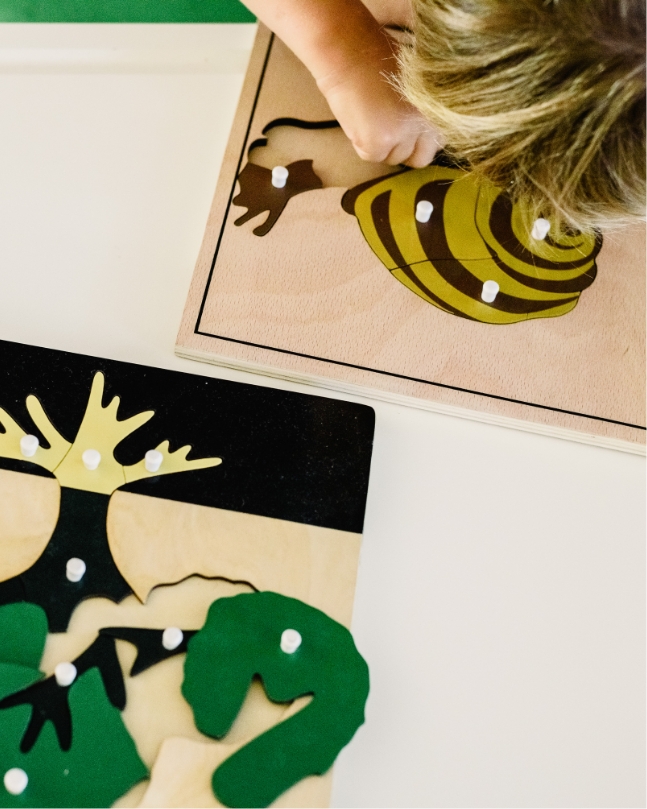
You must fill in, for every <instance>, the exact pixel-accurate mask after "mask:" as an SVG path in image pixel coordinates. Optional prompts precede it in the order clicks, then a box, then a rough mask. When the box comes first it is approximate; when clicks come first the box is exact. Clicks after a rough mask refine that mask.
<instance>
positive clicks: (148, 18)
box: [0, 0, 254, 23]
mask: <svg viewBox="0 0 647 809" xmlns="http://www.w3.org/2000/svg"><path fill="white" fill-rule="evenodd" d="M253 21H254V16H253V15H252V14H251V13H250V12H249V11H248V10H247V9H246V8H245V6H243V5H242V3H240V2H238V0H0V22H113V23H114V22H117V23H119V22H131V23H132V22H134V23H137V22H139V23H142V22H159V23H163V22H193V23H208V22H253Z"/></svg>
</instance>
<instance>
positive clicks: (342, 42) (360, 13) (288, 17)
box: [243, 0, 443, 168]
mask: <svg viewBox="0 0 647 809" xmlns="http://www.w3.org/2000/svg"><path fill="white" fill-rule="evenodd" d="M243 1H244V2H245V4H246V5H247V6H248V7H249V8H251V9H252V11H253V12H254V13H255V14H257V15H258V17H259V18H260V19H261V20H263V21H264V22H265V24H266V25H268V26H269V27H270V28H271V29H272V31H274V32H275V33H276V34H277V35H278V36H279V37H280V38H281V39H282V40H283V41H284V42H285V44H286V45H287V46H288V47H289V48H291V49H292V51H293V52H294V53H295V54H296V55H297V56H298V57H299V59H301V61H302V62H303V63H304V64H305V65H306V67H307V68H308V69H309V70H310V72H311V73H312V75H313V77H314V79H315V81H316V82H317V85H318V87H319V89H320V90H321V92H322V93H323V94H324V96H325V97H326V100H327V101H328V104H329V105H330V108H331V110H332V112H333V115H334V116H335V118H337V120H338V121H339V123H340V124H341V126H342V129H343V130H344V132H345V133H346V134H347V135H348V137H349V139H350V141H351V142H352V144H353V146H354V147H355V151H356V152H357V154H358V155H359V156H360V157H361V158H362V159H363V160H370V161H374V162H378V163H381V162H383V163H390V164H391V165H397V164H399V163H406V164H407V165H409V166H412V167H413V168H420V167H422V166H427V165H428V164H429V163H431V161H432V160H433V158H434V155H435V154H436V152H437V151H438V149H439V148H440V147H441V146H442V145H443V144H442V140H441V138H440V136H439V134H438V133H437V132H436V131H435V130H434V129H433V128H432V127H431V126H430V124H429V123H427V122H426V121H425V120H424V118H423V117H422V116H421V115H420V113H419V112H417V111H416V110H415V109H414V108H413V107H412V106H411V105H410V104H408V103H407V102H406V101H404V100H403V99H402V98H401V97H400V95H399V93H398V92H397V90H395V89H394V88H393V87H392V86H391V85H390V84H389V81H388V79H387V78H386V76H388V75H389V74H392V73H395V72H396V68H397V60H396V57H395V51H396V48H397V43H396V42H395V41H394V40H392V39H390V38H389V37H388V36H387V34H386V31H385V28H387V27H388V26H383V25H382V23H379V22H378V21H377V20H376V19H375V18H374V17H373V16H372V15H371V13H370V11H369V10H368V9H367V8H366V6H364V4H363V3H362V2H361V0H243ZM396 5H397V4H396ZM401 5H403V6H404V7H406V6H407V3H404V4H401ZM384 22H386V20H385V21H384ZM390 22H391V23H395V24H399V23H398V20H395V19H394V20H390ZM402 23H404V20H403V21H402Z"/></svg>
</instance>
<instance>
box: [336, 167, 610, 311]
mask: <svg viewBox="0 0 647 809" xmlns="http://www.w3.org/2000/svg"><path fill="white" fill-rule="evenodd" d="M422 200H426V201H428V202H430V203H431V204H432V205H433V213H432V214H431V217H430V218H429V220H428V221H427V222H419V221H417V219H416V216H415V212H416V207H417V205H418V203H419V202H420V201H422ZM342 206H343V208H344V210H346V211H347V212H348V213H353V214H354V215H355V216H356V217H357V220H358V222H359V225H360V228H361V230H362V233H363V235H364V238H365V239H366V241H367V242H368V244H369V245H370V247H371V249H372V250H373V252H374V253H375V254H376V255H377V256H378V258H379V259H380V260H381V261H382V263H383V264H384V266H385V267H386V268H387V269H389V270H390V271H391V273H392V275H394V276H395V277H396V278H397V279H398V280H399V281H401V282H402V283H403V284H404V285H405V286H406V287H408V288H409V289H410V290H411V291H412V292H415V293H416V295H419V296H420V297H421V298H423V299H424V300H426V301H428V302H429V303H432V304H434V306H437V307H438V308H439V309H443V310H444V311H446V312H450V313H451V314H454V315H458V316H460V317H465V318H468V319H470V320H476V321H479V322H481V323H496V324H506V323H518V322H519V321H523V320H529V319H531V318H538V317H557V316H559V315H564V314H566V313H567V312H570V311H571V310H572V309H573V308H574V307H575V306H576V304H577V302H578V300H579V297H580V294H581V292H582V290H584V289H586V288H587V287H588V286H590V285H591V284H592V283H593V281H594V280H595V275H596V271H597V268H596V264H595V258H596V256H597V254H598V253H599V251H600V248H601V246H602V239H601V237H600V236H597V235H591V234H582V233H560V234H559V235H557V236H556V237H553V236H552V235H551V234H550V232H549V233H548V234H546V235H545V237H544V238H535V236H536V235H537V228H535V229H531V228H529V227H528V224H527V221H528V217H527V216H524V211H523V209H522V206H521V205H518V204H513V203H512V201H511V199H510V198H509V197H508V196H507V194H505V193H504V192H503V191H502V190H501V189H500V188H497V187H496V186H494V185H492V184H491V183H489V182H487V181H482V180H480V181H479V180H477V179H476V178H475V177H474V176H473V175H471V174H469V173H467V172H465V171H463V170H462V169H458V168H452V167H449V166H447V165H432V166H428V167H427V168H424V169H411V170H409V169H406V170H404V171H401V172H398V173H395V174H391V175H389V176H388V177H382V178H379V179H377V180H371V181H369V182H367V183H364V184H362V185H359V186H356V187H355V188H351V189H350V190H349V191H347V192H346V194H345V195H344V197H343V199H342ZM427 207H428V206H427ZM487 281H490V282H492V281H493V282H495V285H494V286H496V285H498V290H499V291H498V292H497V293H496V296H495V298H494V300H492V301H491V302H488V301H484V300H483V299H482V297H481V296H482V293H483V285H484V284H485V283H486V282H487ZM491 286H492V285H491Z"/></svg>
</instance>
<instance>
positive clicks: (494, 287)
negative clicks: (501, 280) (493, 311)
mask: <svg viewBox="0 0 647 809" xmlns="http://www.w3.org/2000/svg"><path fill="white" fill-rule="evenodd" d="M498 294H499V285H498V284H497V282H496V281H486V282H485V283H484V284H483V291H482V292H481V300H483V301H485V302H486V303H492V301H493V300H494V299H495V298H496V296H497V295H498Z"/></svg>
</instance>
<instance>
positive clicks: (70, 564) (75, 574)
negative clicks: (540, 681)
mask: <svg viewBox="0 0 647 809" xmlns="http://www.w3.org/2000/svg"><path fill="white" fill-rule="evenodd" d="M85 571H86V567H85V562H84V561H83V559H79V558H77V557H76V556H73V557H72V558H71V559H68V560H67V564H66V565H65V575H66V576H67V579H68V581H73V582H77V581H81V579H82V578H83V576H84V575H85Z"/></svg>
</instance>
